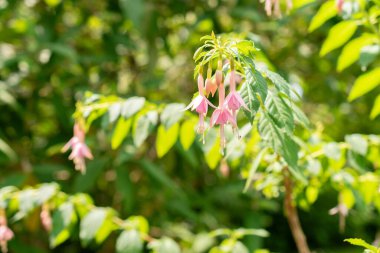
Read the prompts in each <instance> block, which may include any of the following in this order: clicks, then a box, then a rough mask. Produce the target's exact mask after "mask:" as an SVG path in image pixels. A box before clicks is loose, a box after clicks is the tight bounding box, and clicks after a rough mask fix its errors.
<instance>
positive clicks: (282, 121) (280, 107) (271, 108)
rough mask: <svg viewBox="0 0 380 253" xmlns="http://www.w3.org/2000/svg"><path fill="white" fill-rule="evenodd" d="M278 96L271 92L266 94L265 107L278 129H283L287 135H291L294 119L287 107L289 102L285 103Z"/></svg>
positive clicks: (283, 99)
mask: <svg viewBox="0 0 380 253" xmlns="http://www.w3.org/2000/svg"><path fill="white" fill-rule="evenodd" d="M285 99H287V98H282V97H281V95H280V94H278V93H274V92H273V91H269V92H268V96H267V100H266V101H265V107H266V108H267V111H268V113H269V115H270V116H271V117H272V120H273V122H274V123H275V124H276V125H277V126H278V127H279V128H284V129H285V130H286V132H287V133H289V134H291V133H293V130H294V118H293V113H292V109H291V108H290V106H289V103H290V102H286V101H285Z"/></svg>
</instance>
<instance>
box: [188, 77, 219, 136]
mask: <svg viewBox="0 0 380 253" xmlns="http://www.w3.org/2000/svg"><path fill="white" fill-rule="evenodd" d="M198 91H199V95H198V96H197V97H195V98H194V99H193V101H191V103H190V104H189V105H188V106H187V107H186V108H185V110H188V109H191V110H192V111H194V110H196V112H197V113H198V114H199V123H198V128H197V132H198V133H199V134H203V133H204V131H205V129H206V128H205V124H204V121H205V117H206V115H207V111H208V106H211V107H213V108H215V106H214V105H213V104H212V103H211V102H210V101H209V100H208V99H207V98H206V97H205V95H204V93H205V90H204V80H203V76H202V75H201V74H199V75H198ZM203 142H204V136H203Z"/></svg>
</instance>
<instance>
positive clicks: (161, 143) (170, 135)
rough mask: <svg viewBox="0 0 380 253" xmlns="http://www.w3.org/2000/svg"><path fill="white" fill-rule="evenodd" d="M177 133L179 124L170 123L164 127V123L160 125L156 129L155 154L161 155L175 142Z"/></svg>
mask: <svg viewBox="0 0 380 253" xmlns="http://www.w3.org/2000/svg"><path fill="white" fill-rule="evenodd" d="M178 134H179V124H178V123H176V124H174V125H172V126H171V127H170V128H169V129H166V128H165V126H164V125H160V126H159V127H158V131H157V139H156V150H157V156H158V157H160V158H161V157H163V156H164V155H165V154H166V153H167V152H168V151H169V150H170V149H171V148H172V147H173V146H174V144H175V143H176V142H177V139H178Z"/></svg>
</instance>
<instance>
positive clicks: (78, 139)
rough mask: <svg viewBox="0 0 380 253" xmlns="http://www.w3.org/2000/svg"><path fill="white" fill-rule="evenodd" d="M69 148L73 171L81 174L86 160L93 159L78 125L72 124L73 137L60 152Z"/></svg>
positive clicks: (82, 131)
mask: <svg viewBox="0 0 380 253" xmlns="http://www.w3.org/2000/svg"><path fill="white" fill-rule="evenodd" d="M69 148H71V150H72V151H71V154H70V156H69V159H70V160H73V162H74V164H75V169H76V170H79V171H80V172H81V173H82V174H84V173H85V172H86V160H85V158H88V159H93V158H94V157H93V156H92V154H91V151H90V149H89V148H88V147H87V145H86V143H85V132H84V130H83V129H82V127H81V126H80V125H79V123H75V124H74V136H73V137H72V138H71V139H70V140H69V141H68V142H67V143H66V145H65V146H64V147H63V148H62V152H66V151H67V150H68V149H69Z"/></svg>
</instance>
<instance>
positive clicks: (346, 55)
mask: <svg viewBox="0 0 380 253" xmlns="http://www.w3.org/2000/svg"><path fill="white" fill-rule="evenodd" d="M375 40H376V36H374V35H373V34H363V35H362V36H360V37H358V38H355V39H353V40H351V41H350V42H348V43H347V45H346V46H345V47H344V48H343V50H342V53H341V54H340V55H339V58H338V65H337V70H338V71H342V70H344V69H345V68H347V67H349V66H350V65H352V64H353V63H354V62H356V61H357V60H358V59H359V56H361V53H360V52H361V50H362V48H363V47H364V46H366V45H369V44H372V43H373V42H374V41H375Z"/></svg>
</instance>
